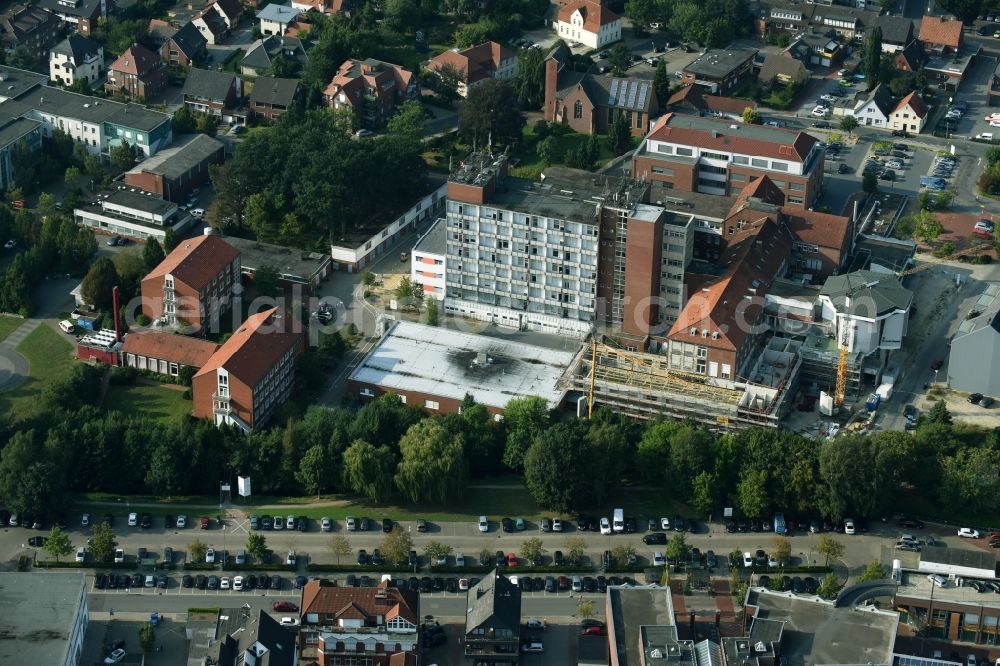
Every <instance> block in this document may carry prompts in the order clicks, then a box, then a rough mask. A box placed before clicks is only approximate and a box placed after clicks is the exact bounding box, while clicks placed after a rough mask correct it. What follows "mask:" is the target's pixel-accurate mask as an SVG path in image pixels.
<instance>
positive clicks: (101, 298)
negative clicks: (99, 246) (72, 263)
mask: <svg viewBox="0 0 1000 666" xmlns="http://www.w3.org/2000/svg"><path fill="white" fill-rule="evenodd" d="M117 284H118V271H117V270H116V269H115V264H114V262H113V261H112V260H111V258H110V257H101V258H100V259H98V260H97V261H95V262H94V265H93V266H91V267H90V270H89V271H87V275H85V276H84V278H83V283H82V285H81V286H80V293H81V295H82V296H83V299H84V301H85V302H87V303H88V304H90V305H93V306H94V307H95V308H97V309H98V310H101V311H104V312H107V311H109V310H110V309H111V307H112V293H111V292H112V289H113V288H114V287H115V286H116V285H117Z"/></svg>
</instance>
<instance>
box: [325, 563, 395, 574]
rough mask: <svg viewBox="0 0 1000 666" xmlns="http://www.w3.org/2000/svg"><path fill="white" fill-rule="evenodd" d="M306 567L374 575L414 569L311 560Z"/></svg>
mask: <svg viewBox="0 0 1000 666" xmlns="http://www.w3.org/2000/svg"><path fill="white" fill-rule="evenodd" d="M306 569H307V570H309V571H316V572H324V573H329V572H334V573H336V572H343V573H367V574H372V575H373V576H378V575H381V574H384V573H412V571H413V569H412V568H410V567H392V566H386V565H382V566H379V567H377V568H373V567H372V566H371V565H368V564H312V563H311V562H310V563H309V565H308V566H307V567H306Z"/></svg>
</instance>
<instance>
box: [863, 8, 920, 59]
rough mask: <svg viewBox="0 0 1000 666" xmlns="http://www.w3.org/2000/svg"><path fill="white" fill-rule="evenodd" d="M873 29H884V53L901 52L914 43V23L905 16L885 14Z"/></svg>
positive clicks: (878, 19)
mask: <svg viewBox="0 0 1000 666" xmlns="http://www.w3.org/2000/svg"><path fill="white" fill-rule="evenodd" d="M872 27H874V28H881V29H882V53H895V52H896V51H901V50H903V48H905V47H906V45H907V44H909V43H910V42H912V41H913V21H912V20H910V19H908V18H905V17H903V16H893V15H892V14H883V15H882V16H879V17H878V18H877V19H875V25H874V26H872Z"/></svg>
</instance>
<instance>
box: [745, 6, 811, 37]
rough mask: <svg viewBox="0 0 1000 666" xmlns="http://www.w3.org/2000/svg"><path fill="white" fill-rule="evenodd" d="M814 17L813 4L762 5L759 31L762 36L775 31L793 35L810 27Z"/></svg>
mask: <svg viewBox="0 0 1000 666" xmlns="http://www.w3.org/2000/svg"><path fill="white" fill-rule="evenodd" d="M812 17H813V6H812V5H801V6H800V5H785V4H783V3H781V4H778V3H775V4H772V5H768V6H762V7H761V8H760V14H759V17H758V19H757V32H758V34H759V35H760V37H761V38H763V37H766V36H767V35H768V34H771V35H773V34H774V33H775V32H784V33H790V34H793V35H796V34H799V33H802V32H804V31H805V30H807V29H808V28H809V23H810V21H812Z"/></svg>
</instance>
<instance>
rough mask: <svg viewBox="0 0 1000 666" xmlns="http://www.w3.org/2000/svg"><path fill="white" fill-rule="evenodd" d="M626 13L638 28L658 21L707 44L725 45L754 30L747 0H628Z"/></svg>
mask: <svg viewBox="0 0 1000 666" xmlns="http://www.w3.org/2000/svg"><path fill="white" fill-rule="evenodd" d="M625 15H626V16H628V17H629V18H630V19H632V22H633V24H634V25H635V26H636V29H637V30H640V31H641V30H644V29H647V28H648V27H649V26H651V25H653V24H659V25H660V26H661V27H668V28H669V29H670V30H671V31H672V32H673V33H674V34H675V35H677V36H678V37H679V38H680V39H681V40H683V41H685V42H693V43H696V44H700V45H702V46H707V47H720V46H726V45H727V44H729V43H731V42H732V41H733V39H735V38H736V37H741V36H745V35H747V34H749V33H750V32H751V31H752V30H753V18H752V16H751V14H750V10H749V3H747V1H746V0H699V1H698V2H695V1H694V0H628V1H627V2H626V3H625Z"/></svg>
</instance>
